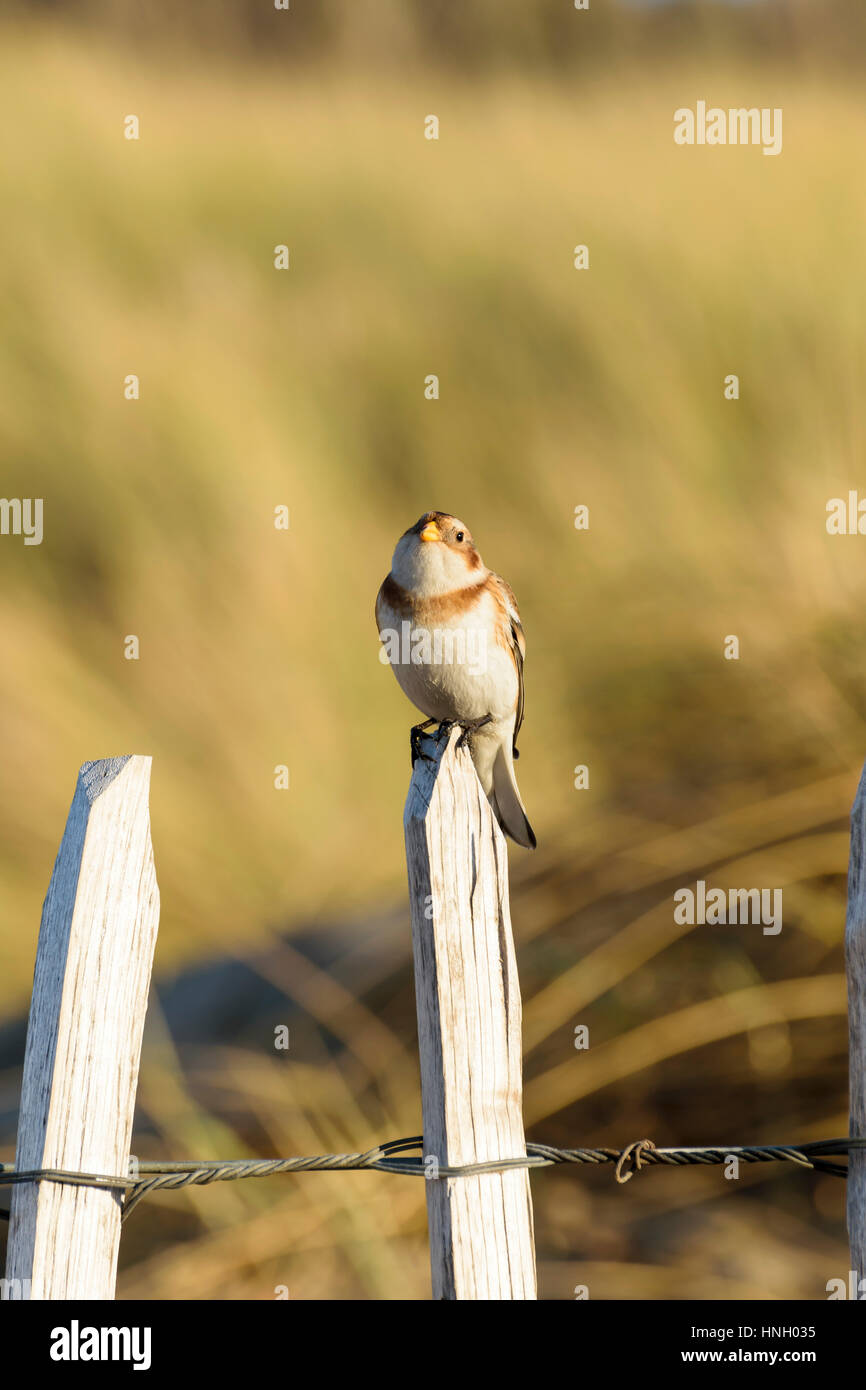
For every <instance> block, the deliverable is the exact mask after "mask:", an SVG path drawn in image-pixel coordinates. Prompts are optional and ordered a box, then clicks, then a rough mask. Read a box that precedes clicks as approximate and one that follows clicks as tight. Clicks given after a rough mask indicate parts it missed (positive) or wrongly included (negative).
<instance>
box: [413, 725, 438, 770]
mask: <svg viewBox="0 0 866 1390" xmlns="http://www.w3.org/2000/svg"><path fill="white" fill-rule="evenodd" d="M435 723H436V720H435V719H425V720H424V723H423V724H413V726H412V728H411V729H410V730H409V751H410V753H411V755H412V766H413V767H414V766H415V764H416V763H417V761H418V759H419V758H420V759H421V760H422V762H425V763H432V762H433V759H432V758H431V757H430V754H429V753H425V752H424V749H423V748H422V747H421V740H422V739H423V737H424V734H425V732H426V730H427V729H429V728H430V725H431V724H435ZM438 736H439V735H438V731H437V735H436V737H437V738H438Z"/></svg>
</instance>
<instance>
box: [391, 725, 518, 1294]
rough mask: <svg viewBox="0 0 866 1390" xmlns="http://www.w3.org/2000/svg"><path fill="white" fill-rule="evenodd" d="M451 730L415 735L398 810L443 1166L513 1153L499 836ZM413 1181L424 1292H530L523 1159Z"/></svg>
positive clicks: (426, 1067)
mask: <svg viewBox="0 0 866 1390" xmlns="http://www.w3.org/2000/svg"><path fill="white" fill-rule="evenodd" d="M458 737H459V731H457V730H453V731H452V733H451V737H450V738H449V739H448V741H447V743H446V741H445V740H444V739H443V740H442V742H441V744H439V745H437V744H436V743H435V742H434V741H432V740H430V739H425V740H424V741H423V748H424V751H425V752H426V753H428V754H429V755H431V756H432V758H433V761H432V762H426V761H424V760H423V759H419V760H418V762H417V763H416V764H415V770H414V772H413V775H412V782H411V785H410V787H409V795H408V799H407V801H406V812H405V817H404V826H405V834H406V859H407V864H408V869H409V901H410V905H411V911H412V941H413V950H414V957H415V998H416V1002H417V1007H418V1039H419V1045H420V1053H421V1101H422V1111H423V1117H424V1156H425V1161H427V1162H428V1163H429V1162H430V1160H431V1158H432V1159H433V1160H434V1161H438V1163H439V1164H441V1165H448V1166H456V1165H458V1164H468V1163H477V1162H481V1161H486V1160H494V1159H502V1158H512V1157H515V1156H517V1155H524V1154H525V1153H526V1144H525V1138H524V1133H523V1113H522V1101H523V1084H522V1067H521V1060H522V1059H521V1052H522V1049H521V1030H520V1025H521V1003H520V987H519V984H518V980H517V968H516V965H515V959H514V944H513V941H512V937H511V919H510V915H509V909H508V859H507V853H506V846H505V838H504V836H503V835H502V832H501V831H500V829H499V827H498V825H497V824H496V822H495V821H494V818H493V815H492V812H491V810H490V806H489V805H488V802H487V798H486V797H485V795H484V793H483V791H482V789H481V784H480V782H479V781H478V777H477V776H476V773H475V769H474V767H473V765H472V760H471V757H470V755H469V752H468V750H467V749H465V748H457V746H456V744H457V740H458ZM434 1171H435V1169H434ZM426 1186H427V1215H428V1221H429V1227H430V1259H431V1264H432V1269H433V1297H434V1298H436V1299H443V1298H444V1299H534V1298H535V1297H536V1296H537V1295H536V1285H535V1248H534V1243H533V1227H532V1200H531V1196H530V1190H529V1173H528V1171H527V1169H525V1168H517V1169H512V1170H510V1171H507V1172H503V1173H489V1174H482V1175H479V1176H473V1177H461V1178H440V1179H433V1180H430V1181H428V1182H427V1184H426Z"/></svg>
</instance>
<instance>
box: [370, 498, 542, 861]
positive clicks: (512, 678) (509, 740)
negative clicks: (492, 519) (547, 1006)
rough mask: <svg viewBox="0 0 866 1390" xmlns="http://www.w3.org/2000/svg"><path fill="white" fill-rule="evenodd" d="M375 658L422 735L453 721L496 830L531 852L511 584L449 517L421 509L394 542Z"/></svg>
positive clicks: (520, 648) (518, 639) (415, 748)
mask: <svg viewBox="0 0 866 1390" xmlns="http://www.w3.org/2000/svg"><path fill="white" fill-rule="evenodd" d="M376 624H377V627H378V629H379V637H380V640H381V642H382V648H381V650H380V659H381V660H382V661H383V662H386V663H387V664H390V666H391V667H392V669H393V671H394V675H395V676H396V678H397V681H398V683H399V685H400V687H401V689H402V690H403V693H404V694H405V695H407V696H408V697H409V699H410V700H411V701H412V703H413V704H414V705H415V706H416V707H417V708H418V709H419V710H421V712H422V714H424V715H426V716H427V718H426V720H425V722H424V723H423V724H418V725H416V726H415V727H414V728H413V730H412V761H413V765H414V763H415V761H416V759H417V757H418V756H424V754H423V752H421V749H420V735H421V733H422V731H423V730H425V729H427V728H429V726H431V725H433V724H438V725H439V731H438V732H441V731H442V730H450V729H451V728H452V727H454V726H455V725H459V726H460V727H461V729H462V733H461V736H460V739H459V743H461V744H468V748H469V752H470V754H471V757H472V761H473V763H474V765H475V770H476V772H477V774H478V778H479V781H480V782H481V786H482V787H483V789H484V793H485V795H486V796H487V799H488V801H489V802H490V806H491V809H492V811H493V814H494V816H495V817H496V820H497V822H498V824H499V826H500V827H501V828H502V830H503V831H504V832H505V833H506V834H507V835H509V836H510V837H511V839H512V840H514V841H515V842H516V843H517V844H518V845H522V846H523V847H524V848H525V849H534V848H535V845H536V839H535V834H534V832H533V829H532V826H531V825H530V824H529V819H528V817H527V814H526V811H525V809H524V805H523V802H522V800H521V797H520V792H519V790H518V787H517V778H516V776H515V771H514V759H515V758H517V757H518V756H519V755H518V752H517V735H518V733H519V732H520V728H521V725H522V724H523V709H524V685H523V658H524V653H525V651H526V640H525V638H524V635H523V626H522V624H521V621H520V612H519V610H518V607H517V600H516V598H515V597H514V593H513V591H512V589H511V587H510V585H509V584H507V583H506V582H505V580H504V579H502V578H501V577H500V576H499V575H498V574H495V573H494V572H493V570H489V569H488V568H487V566H486V565H485V564H484V561H483V560H482V559H481V556H480V554H479V553H478V550H477V549H476V546H475V542H474V540H473V539H472V535H471V533H470V531H469V528H468V526H466V525H465V524H464V523H463V522H462V521H460V520H459V519H458V518H457V517H456V516H452V515H451V513H450V512H441V511H433V512H425V513H424V515H423V516H422V517H420V518H419V520H418V521H416V522H415V525H414V526H410V527H409V530H408V531H405V532H404V533H403V535H402V536H401V537H400V539H399V540H398V542H397V545H396V548H395V550H394V556H393V559H392V561H391V570H390V573H389V574H388V575H386V577H385V579H384V581H383V583H382V585H381V588H380V589H379V593H378V595H377V598H376Z"/></svg>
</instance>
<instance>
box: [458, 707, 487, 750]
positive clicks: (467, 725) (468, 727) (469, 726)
mask: <svg viewBox="0 0 866 1390" xmlns="http://www.w3.org/2000/svg"><path fill="white" fill-rule="evenodd" d="M454 722H455V723H456V724H459V726H460V728H461V729H462V730H463V732H462V733H461V735H460V737H459V738H458V740H457V747H458V748H465V747H466V743H467V741H468V739H469V735H470V734H475V733H477V732H478V730H479V729H483V728H484V726H485V725H486V724H490V723H492V722H493V715H492V714H485V715H484V716H483V718H481V719H457V720H455V721H454Z"/></svg>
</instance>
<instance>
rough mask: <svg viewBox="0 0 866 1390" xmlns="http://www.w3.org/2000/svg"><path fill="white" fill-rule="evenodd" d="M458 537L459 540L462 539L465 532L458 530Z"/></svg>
mask: <svg viewBox="0 0 866 1390" xmlns="http://www.w3.org/2000/svg"><path fill="white" fill-rule="evenodd" d="M456 539H457V540H458V541H462V539H463V532H462V531H458V532H457V536H456Z"/></svg>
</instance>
